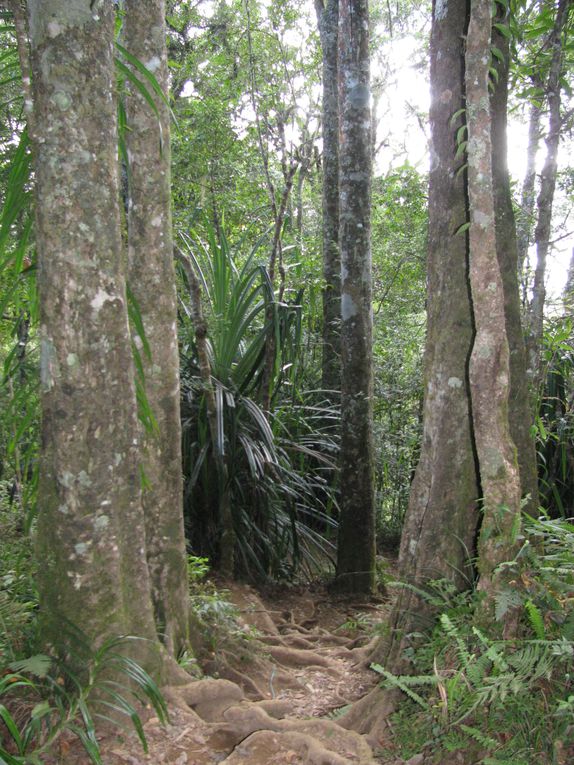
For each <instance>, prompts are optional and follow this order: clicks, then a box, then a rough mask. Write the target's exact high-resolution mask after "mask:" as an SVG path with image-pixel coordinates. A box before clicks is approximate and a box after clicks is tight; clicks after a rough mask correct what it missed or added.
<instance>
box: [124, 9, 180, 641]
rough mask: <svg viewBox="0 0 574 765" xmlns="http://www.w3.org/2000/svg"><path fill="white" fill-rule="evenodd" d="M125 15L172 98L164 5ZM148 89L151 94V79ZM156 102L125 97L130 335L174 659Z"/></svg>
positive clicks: (175, 490) (173, 425) (165, 164)
mask: <svg viewBox="0 0 574 765" xmlns="http://www.w3.org/2000/svg"><path fill="white" fill-rule="evenodd" d="M125 10H126V13H125V18H124V37H123V39H124V41H125V46H126V48H127V50H128V51H129V52H130V53H131V54H132V55H133V56H135V57H136V58H137V59H139V61H141V62H142V63H143V64H145V66H146V67H147V68H148V69H149V71H150V73H151V74H152V75H153V76H154V77H155V79H156V80H157V82H158V84H159V85H160V87H161V89H162V91H163V93H164V94H165V95H166V97H167V94H168V70H167V53H166V34H165V2H164V0H126V5H125ZM135 74H136V75H137V76H139V77H140V78H141V75H138V73H137V72H136V73H135ZM143 84H144V86H146V87H147V89H148V91H151V87H150V86H149V84H148V83H146V81H145V80H143ZM154 101H155V104H156V107H157V111H158V113H159V116H158V115H157V114H154V112H153V111H152V109H151V107H150V106H149V105H148V104H147V103H146V101H145V100H144V98H143V96H142V95H141V94H140V93H138V92H130V93H129V95H128V96H127V98H126V113H127V120H128V129H127V131H126V136H125V142H126V146H127V152H128V157H129V171H128V182H129V203H128V282H129V285H130V289H131V293H132V295H133V296H134V299H135V302H136V304H137V310H138V311H139V314H140V315H141V319H142V324H143V329H144V332H145V338H141V337H139V335H138V334H137V329H133V340H134V343H135V345H136V347H137V348H138V349H139V353H140V357H141V360H142V367H143V383H144V387H145V394H146V397H147V402H148V404H149V406H150V408H151V410H152V412H153V415H154V419H155V423H156V424H157V427H155V428H153V429H151V428H148V429H146V430H145V431H144V432H142V435H141V438H142V446H143V455H144V456H143V464H142V468H143V471H144V473H145V479H146V485H145V489H144V492H143V507H144V516H145V524H146V541H147V557H148V566H149V570H150V575H151V585H152V599H153V603H154V611H155V619H156V623H157V628H158V633H159V635H160V637H161V639H162V640H163V641H164V643H165V645H166V647H167V649H168V651H169V652H170V653H171V654H172V655H177V654H178V653H179V652H180V651H181V650H183V649H184V648H185V647H186V646H187V638H188V622H189V614H188V610H189V609H188V591H187V566H186V557H185V536H184V530H183V480H182V471H181V419H180V411H179V400H180V393H179V351H178V337H177V297H176V290H175V271H174V265H173V243H172V226H171V185H170V141H169V133H170V125H169V119H170V118H169V110H168V108H167V106H166V104H165V103H164V102H163V101H162V100H161V99H160V98H158V97H157V96H154ZM146 343H147V345H146ZM146 350H149V352H146Z"/></svg>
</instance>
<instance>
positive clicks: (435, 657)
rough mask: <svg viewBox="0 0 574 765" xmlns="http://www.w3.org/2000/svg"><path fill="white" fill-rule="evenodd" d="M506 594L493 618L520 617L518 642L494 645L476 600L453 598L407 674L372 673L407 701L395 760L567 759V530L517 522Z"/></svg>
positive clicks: (570, 686) (486, 763)
mask: <svg viewBox="0 0 574 765" xmlns="http://www.w3.org/2000/svg"><path fill="white" fill-rule="evenodd" d="M509 565H512V566H513V567H514V569H515V572H516V575H515V579H514V586H513V588H512V589H509V590H506V591H502V592H500V593H499V595H498V597H497V606H496V618H497V621H498V622H503V620H504V618H505V616H506V615H507V614H508V612H509V611H511V610H512V611H513V612H516V609H519V610H520V612H521V614H522V619H521V633H520V635H519V637H517V638H512V639H508V640H505V639H502V638H500V637H499V634H500V625H499V624H494V625H492V629H491V630H487V629H485V628H481V629H479V628H478V627H477V626H476V625H475V622H474V618H473V611H474V607H475V605H476V603H477V599H478V597H479V596H477V595H476V594H475V595H467V596H466V597H465V596H460V595H458V596H457V597H456V598H455V599H454V600H453V601H452V604H451V607H449V608H445V609H444V610H443V613H442V614H441V615H440V617H439V619H438V623H437V626H436V628H435V631H434V633H433V635H432V637H431V639H430V640H429V641H428V642H427V643H426V644H425V645H423V646H422V647H421V648H420V650H418V651H417V652H416V653H415V655H414V667H415V672H416V673H418V674H415V675H411V676H396V675H393V674H392V673H390V672H388V671H387V670H386V669H385V668H384V667H381V666H379V665H374V667H373V668H374V669H375V670H376V671H378V672H379V673H380V674H382V675H383V676H384V678H385V680H384V682H383V686H386V687H394V688H399V689H400V690H401V691H402V692H403V693H404V694H405V696H406V698H407V702H406V704H405V705H404V707H403V708H402V710H401V711H400V713H399V714H398V715H397V716H396V719H395V724H396V726H397V740H398V741H399V742H401V741H403V742H404V744H405V748H404V752H403V755H404V756H405V757H408V756H411V755H412V754H414V752H413V751H412V748H409V746H411V745H410V744H409V743H408V740H409V738H408V735H407V732H408V730H412V729H413V725H415V726H416V729H417V731H418V732H419V735H418V737H417V745H418V746H419V747H420V746H423V745H426V746H428V747H430V748H432V749H435V750H439V751H443V752H444V751H451V752H452V751H456V750H459V749H460V750H467V749H472V750H474V751H476V752H477V755H476V761H477V762H480V763H483V765H510V763H512V765H532V763H534V762H536V763H537V764H538V763H540V765H545V764H546V763H548V765H550V764H551V763H557V762H564V763H565V762H570V761H572V759H573V758H574V744H573V742H574V671H573V669H572V668H573V666H574V525H572V524H571V523H569V522H567V521H564V520H552V519H549V518H547V517H544V518H541V519H533V518H529V517H525V519H524V536H523V538H522V548H521V551H520V553H519V554H518V556H517V558H516V560H515V561H514V562H513V563H512V564H509Z"/></svg>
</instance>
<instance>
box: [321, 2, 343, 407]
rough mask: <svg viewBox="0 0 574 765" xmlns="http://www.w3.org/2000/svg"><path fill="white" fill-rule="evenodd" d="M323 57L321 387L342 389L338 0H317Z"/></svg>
mask: <svg viewBox="0 0 574 765" xmlns="http://www.w3.org/2000/svg"><path fill="white" fill-rule="evenodd" d="M315 6H316V9H317V17H318V20H319V33H320V35H321V51H322V56H323V119H322V124H323V282H324V285H323V358H322V386H323V388H324V389H325V390H328V391H334V392H335V393H337V394H338V393H339V392H340V390H341V256H340V253H339V102H338V86H337V82H338V80H337V50H338V28H339V0H326V4H325V2H323V0H316V2H315Z"/></svg>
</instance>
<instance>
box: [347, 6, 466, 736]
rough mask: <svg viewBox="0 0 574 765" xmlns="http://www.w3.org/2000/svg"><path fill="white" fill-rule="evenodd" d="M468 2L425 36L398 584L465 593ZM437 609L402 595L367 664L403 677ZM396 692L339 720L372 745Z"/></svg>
mask: <svg viewBox="0 0 574 765" xmlns="http://www.w3.org/2000/svg"><path fill="white" fill-rule="evenodd" d="M466 20H467V4H466V0H452V1H451V2H449V3H447V4H444V3H437V4H435V7H434V9H433V25H432V33H431V49H430V53H431V108H430V123H431V167H430V177H429V241H428V286H427V295H428V298H427V314H428V316H427V341H426V350H425V359H424V369H425V372H424V385H425V395H424V404H423V438H422V446H421V456H420V460H419V464H418V466H417V469H416V473H415V477H414V481H413V484H412V487H411V494H410V499H409V507H408V510H407V515H406V518H405V524H404V527H403V534H402V539H401V548H400V554H399V575H398V578H399V580H401V581H406V582H408V583H410V584H414V585H416V586H417V587H424V586H425V584H426V582H427V581H428V580H429V579H445V578H446V579H449V580H450V581H452V582H453V583H454V584H455V586H456V587H457V588H459V589H466V588H467V587H468V586H469V583H470V577H471V576H472V566H471V563H470V558H471V557H472V555H473V549H474V538H475V535H476V528H477V525H478V521H479V513H478V504H477V501H478V496H479V487H478V480H477V475H476V470H475V457H474V452H473V443H472V435H471V420H470V404H469V395H470V394H469V389H468V381H467V363H468V356H469V353H470V348H471V344H472V337H473V327H472V309H471V304H470V298H469V293H468V281H467V278H468V274H467V243H466V237H465V236H464V235H463V234H458V235H457V234H456V232H457V230H458V229H459V228H460V227H461V226H462V225H463V224H464V223H465V221H466V217H467V210H466V203H465V179H464V175H463V173H461V172H460V168H461V166H462V164H463V162H464V160H463V159H462V158H459V159H457V158H456V156H455V155H456V153H457V146H456V135H457V131H458V129H459V128H460V126H461V124H462V120H461V118H460V117H458V119H457V120H456V121H455V122H454V123H453V122H452V118H453V115H455V114H456V113H457V112H459V111H460V110H461V109H462V107H463V106H464V100H463V95H462V94H463V68H462V61H463V57H464V47H463V46H464V35H465V31H466ZM434 615H435V614H434V609H432V608H431V607H430V606H429V604H428V603H427V602H426V601H425V600H423V599H422V598H420V597H419V596H418V595H416V593H415V592H413V591H412V590H410V589H404V590H400V591H399V596H398V599H397V601H396V605H395V607H394V608H393V612H392V614H391V619H390V627H391V629H390V632H389V637H388V638H383V639H382V640H381V641H380V642H379V644H378V645H377V646H376V648H375V651H374V652H373V655H372V659H373V660H374V661H377V662H380V663H381V664H383V665H384V666H385V667H386V668H387V669H389V670H390V671H392V672H398V673H402V672H408V671H409V664H408V660H407V659H406V656H407V654H406V653H405V649H407V648H409V647H411V646H412V645H413V641H416V634H417V633H419V634H420V632H421V631H422V630H424V629H427V628H428V627H429V626H430V625H431V624H432V622H433V619H434ZM398 697H400V693H397V692H389V691H381V690H380V689H378V688H377V689H375V690H374V691H373V692H372V693H371V694H369V695H368V696H366V697H365V698H364V699H363V700H361V701H360V702H358V703H357V704H355V705H354V707H353V708H352V709H351V711H350V713H349V714H347V715H346V716H345V717H344V718H343V719H342V722H343V724H345V725H346V726H348V727H353V728H355V729H357V730H359V731H360V732H364V733H368V734H369V738H370V740H371V741H372V742H373V743H375V744H376V743H379V742H380V741H382V739H384V738H385V736H386V735H387V731H386V719H387V717H388V715H389V714H390V713H391V712H392V711H394V708H395V705H396V702H397V698H398Z"/></svg>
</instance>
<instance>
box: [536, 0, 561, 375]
mask: <svg viewBox="0 0 574 765" xmlns="http://www.w3.org/2000/svg"><path fill="white" fill-rule="evenodd" d="M570 7H571V0H560V2H559V4H558V10H557V12H556V20H555V22H554V29H553V32H552V37H551V41H550V45H551V49H552V60H551V63H550V71H549V73H548V79H547V82H546V92H547V94H548V108H549V120H548V132H547V134H546V159H545V162H544V167H543V168H542V173H541V176H540V191H539V194H538V200H537V203H536V204H537V212H538V219H537V223H536V230H535V232H534V240H535V242H536V269H535V271H534V284H533V285H532V301H531V303H530V308H529V327H528V342H527V348H528V364H529V370H530V374H531V376H532V380H533V384H534V388H535V390H538V388H539V387H540V385H541V384H542V379H541V369H540V351H541V347H542V334H543V330H544V303H545V301H546V284H545V280H546V259H547V257H548V251H549V249H550V235H551V231H552V208H553V204H554V190H555V188H556V175H557V172H558V147H559V144H560V128H561V117H560V103H561V91H562V86H561V84H560V78H561V76H562V58H563V52H562V34H563V30H564V27H565V25H566V21H567V19H568V13H569V10H570Z"/></svg>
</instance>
